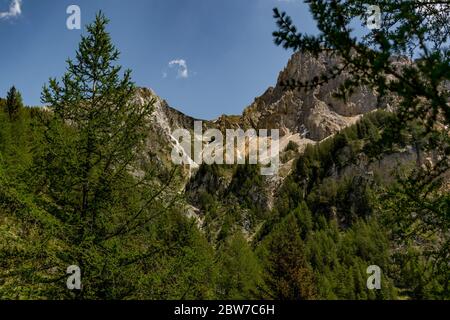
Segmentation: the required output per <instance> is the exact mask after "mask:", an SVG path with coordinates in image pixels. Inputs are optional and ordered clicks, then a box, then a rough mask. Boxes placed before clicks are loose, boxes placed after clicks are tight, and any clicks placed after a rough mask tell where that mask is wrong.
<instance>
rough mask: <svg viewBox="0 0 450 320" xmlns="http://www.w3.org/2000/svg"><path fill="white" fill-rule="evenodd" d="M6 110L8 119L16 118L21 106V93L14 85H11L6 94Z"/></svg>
mask: <svg viewBox="0 0 450 320" xmlns="http://www.w3.org/2000/svg"><path fill="white" fill-rule="evenodd" d="M5 106H6V110H7V112H8V115H9V119H11V120H15V119H17V117H18V115H19V112H20V110H21V109H22V108H23V102H22V95H21V94H20V92H19V91H17V89H16V87H14V86H12V87H11V89H9V91H8V93H7V95H6V105H5Z"/></svg>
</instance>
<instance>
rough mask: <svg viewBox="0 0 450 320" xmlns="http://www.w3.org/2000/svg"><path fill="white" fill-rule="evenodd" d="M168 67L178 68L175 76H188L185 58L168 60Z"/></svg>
mask: <svg viewBox="0 0 450 320" xmlns="http://www.w3.org/2000/svg"><path fill="white" fill-rule="evenodd" d="M169 67H171V68H173V67H177V68H178V75H177V78H184V79H186V78H188V77H189V70H188V66H187V63H186V60H184V59H178V60H172V61H170V62H169Z"/></svg>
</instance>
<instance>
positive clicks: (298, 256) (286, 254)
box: [259, 213, 317, 300]
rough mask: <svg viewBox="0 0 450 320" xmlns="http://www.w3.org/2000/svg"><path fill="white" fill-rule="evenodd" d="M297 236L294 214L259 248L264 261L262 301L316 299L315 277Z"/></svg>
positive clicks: (296, 223)
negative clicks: (263, 299)
mask: <svg viewBox="0 0 450 320" xmlns="http://www.w3.org/2000/svg"><path fill="white" fill-rule="evenodd" d="M297 215H298V213H297ZM300 235H301V229H300V228H299V225H298V221H297V218H296V214H294V213H292V214H289V215H288V216H287V217H285V218H284V219H283V221H282V222H281V223H280V224H279V225H277V227H276V229H275V230H274V231H273V232H272V233H271V234H270V236H269V237H268V238H267V239H265V240H264V242H263V244H262V247H260V248H259V252H260V255H261V256H262V259H263V261H264V276H263V278H264V285H263V286H262V287H261V292H262V297H264V298H271V299H276V300H308V299H315V298H317V296H316V288H315V281H314V275H313V272H312V270H311V268H310V266H309V264H308V262H307V259H306V252H305V245H304V243H303V241H302V239H301V237H300Z"/></svg>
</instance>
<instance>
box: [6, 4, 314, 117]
mask: <svg viewBox="0 0 450 320" xmlns="http://www.w3.org/2000/svg"><path fill="white" fill-rule="evenodd" d="M13 1H19V0H0V12H3V15H2V14H0V39H1V43H2V45H1V48H0V96H5V95H6V91H7V90H8V88H9V87H10V86H11V85H13V84H14V85H16V86H17V88H18V89H19V90H20V91H21V92H22V95H23V97H24V101H25V103H26V104H28V105H40V92H41V89H42V86H43V85H44V84H45V83H46V82H47V80H48V78H49V77H58V78H60V77H61V76H62V74H63V73H64V71H65V67H66V63H65V60H66V59H67V58H69V57H73V56H74V53H75V49H76V48H77V45H78V42H79V39H80V34H81V32H82V31H79V30H72V31H71V30H68V29H67V28H66V19H67V17H68V15H67V14H66V8H67V7H68V6H69V5H71V4H76V5H79V6H80V8H81V14H82V16H81V17H82V24H83V25H84V24H86V23H89V22H91V21H92V19H93V17H94V16H95V13H96V12H97V11H98V10H100V9H101V10H102V11H103V12H104V13H105V14H106V15H107V17H108V18H110V19H111V23H110V25H109V28H108V31H109V32H110V33H111V35H112V38H113V41H114V43H115V44H116V46H117V47H118V49H119V50H120V51H121V53H122V54H121V58H120V64H121V65H123V66H124V67H125V68H130V69H132V70H133V80H134V81H135V82H136V84H137V85H138V86H144V87H150V88H152V89H153V90H154V91H155V92H156V93H157V94H158V95H159V96H160V97H162V98H164V99H166V100H167V101H168V102H169V104H170V105H171V106H173V107H175V108H177V109H179V110H180V111H182V112H185V113H187V114H189V115H192V116H195V117H198V118H203V119H212V118H215V117H217V116H219V115H221V114H240V113H241V112H242V110H243V109H244V108H245V107H246V106H247V105H249V104H250V103H251V102H252V101H253V99H254V98H255V97H256V96H259V95H260V94H262V93H263V92H264V91H265V90H266V89H267V88H268V87H269V86H271V85H274V84H275V82H276V79H277V76H278V73H279V72H280V71H281V70H282V69H283V68H284V66H285V65H286V63H287V61H288V59H289V57H290V55H291V52H287V51H285V50H284V49H282V48H280V47H276V46H275V45H274V44H273V39H272V35H271V33H272V32H273V31H274V30H275V29H276V26H275V21H274V19H273V18H272V8H273V7H275V6H277V7H279V8H280V9H283V10H286V11H288V13H289V14H290V15H291V16H292V17H293V19H294V21H295V22H296V24H297V26H299V27H300V29H301V31H304V32H309V33H312V32H314V30H315V29H314V24H313V21H312V19H311V17H310V14H309V11H308V9H307V7H306V6H305V5H304V4H303V2H302V1H300V0H78V1H77V0H70V1H66V0H21V5H20V7H17V6H15V7H12V9H13V10H12V11H10V5H11V3H12V2H13ZM170 62H172V63H170ZM184 63H185V65H186V69H184Z"/></svg>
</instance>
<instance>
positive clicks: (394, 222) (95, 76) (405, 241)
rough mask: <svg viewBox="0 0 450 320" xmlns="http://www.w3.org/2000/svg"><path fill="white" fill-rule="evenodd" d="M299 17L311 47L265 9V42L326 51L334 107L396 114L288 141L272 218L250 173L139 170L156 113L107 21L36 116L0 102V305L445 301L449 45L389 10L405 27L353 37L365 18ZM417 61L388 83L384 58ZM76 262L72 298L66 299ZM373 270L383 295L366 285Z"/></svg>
mask: <svg viewBox="0 0 450 320" xmlns="http://www.w3.org/2000/svg"><path fill="white" fill-rule="evenodd" d="M308 2H309V3H310V7H311V11H312V13H313V16H314V18H315V20H316V21H317V23H318V26H319V27H320V31H321V33H320V34H319V35H318V36H317V37H311V36H309V35H305V34H302V33H301V32H298V31H297V29H296V27H295V26H294V25H293V22H292V20H291V18H289V17H288V16H287V15H286V13H282V12H279V11H278V10H275V11H274V17H275V19H276V21H277V23H278V27H279V30H278V31H276V32H275V33H274V38H275V43H276V44H278V45H281V46H284V47H285V48H286V49H293V50H294V51H298V50H300V51H305V52H311V53H312V54H316V55H319V54H322V52H323V50H325V48H331V49H329V51H332V53H331V54H336V55H339V56H341V57H342V59H343V61H344V63H343V65H344V66H345V68H347V69H348V70H349V72H350V74H351V75H352V76H353V77H352V78H351V80H348V81H346V82H345V83H343V84H342V87H341V89H342V91H341V92H338V93H337V95H340V96H342V98H343V99H345V98H346V96H347V95H348V94H351V92H352V89H354V88H355V87H357V86H359V85H362V84H364V85H367V86H371V87H373V88H374V89H376V90H377V92H378V93H379V94H380V99H393V101H395V103H396V108H395V109H394V110H385V109H383V108H380V109H378V110H376V111H373V112H370V113H367V114H366V115H364V116H363V117H362V118H361V119H360V120H358V121H357V122H356V123H355V124H354V125H351V126H349V127H347V128H345V129H343V130H341V131H340V132H339V133H337V134H336V135H333V136H332V137H330V138H327V139H324V140H323V141H321V142H320V143H317V144H315V145H312V144H311V145H308V146H307V147H306V149H305V150H304V152H298V151H297V147H298V146H296V145H295V143H290V144H289V145H288V146H287V148H286V150H284V151H283V152H289V153H290V154H294V156H295V161H294V165H293V169H292V171H291V172H290V174H289V175H288V176H287V177H286V178H285V180H284V181H283V183H282V185H281V187H280V188H279V189H278V190H277V192H276V194H275V197H274V201H273V205H272V206H267V205H266V203H265V202H264V199H262V198H261V197H260V195H263V194H264V192H265V191H264V190H265V187H266V183H265V180H264V179H265V178H264V177H262V176H261V175H260V174H259V172H260V170H259V169H260V168H259V166H258V165H206V164H202V165H201V166H200V168H199V169H198V171H197V172H196V173H195V174H194V175H193V176H192V177H190V179H189V181H188V182H187V185H186V187H185V189H184V191H183V192H179V189H180V185H181V183H182V182H181V178H180V177H182V173H181V172H180V168H179V167H177V166H174V167H171V168H165V169H163V168H161V166H158V164H156V163H155V162H154V161H152V158H151V157H149V156H148V153H149V151H150V150H147V148H148V145H147V141H148V139H152V137H149V136H148V135H149V134H148V133H149V132H151V131H150V126H151V125H152V123H151V121H148V119H149V116H150V115H151V114H152V112H153V110H154V104H153V103H152V102H151V103H149V104H139V103H137V102H136V100H135V92H136V90H137V86H136V85H135V84H134V83H133V81H132V73H131V71H130V70H124V69H122V67H121V66H120V64H119V62H120V60H119V57H120V54H119V51H118V50H117V49H116V47H115V45H114V43H113V40H112V38H111V36H110V35H109V33H108V32H107V27H108V19H107V18H106V17H105V16H104V15H103V14H102V13H99V14H98V15H97V16H96V19H95V20H94V21H93V22H92V23H91V24H89V25H88V26H87V33H86V34H85V35H83V36H82V37H81V41H80V44H79V48H78V50H77V52H76V54H75V58H74V59H73V60H68V61H67V70H66V73H65V74H64V75H63V76H62V77H61V79H59V80H58V79H56V78H51V79H50V80H49V82H48V84H47V85H46V86H45V87H44V88H43V90H42V103H43V105H45V106H46V107H32V106H25V105H24V104H23V102H22V98H21V94H20V88H15V87H11V89H10V90H9V92H8V93H6V94H5V98H4V99H1V100H0V298H1V299H108V300H109V299H112V300H116V299H155V300H164V299H188V300H189V299H234V300H239V299H274V300H315V299H318V300H326V299H332V300H335V299H337V300H343V299H350V300H367V299H370V300H375V299H380V300H385V299H386V300H390V299H402V300H403V299H404V300H406V299H419V300H420V299H450V286H449V285H450V265H449V257H450V245H449V244H450V242H449V240H450V239H449V238H450V234H449V230H450V229H449V226H450V190H449V189H448V181H449V165H450V161H449V156H450V144H449V141H450V140H449V139H450V136H449V134H448V127H449V124H450V123H449V119H450V106H449V102H448V101H449V90H448V83H449V80H450V79H449V77H450V64H449V59H450V56H449V51H448V48H445V45H444V44H445V43H446V41H448V34H447V33H444V34H442V33H443V32H448V31H441V30H442V29H441V28H440V27H441V26H439V25H438V23H439V21H440V20H437V19H436V20H433V21H431V22H430V21H428V22H427V23H429V24H430V25H427V26H426V27H424V25H423V23H424V22H423V21H422V20H420V21H419V20H417V19H418V18H417V17H416V15H407V14H405V12H407V11H408V10H411V7H408V6H412V5H413V4H411V3H409V2H402V1H392V3H391V4H390V7H389V8H388V9H389V10H390V11H388V12H389V14H390V16H389V19H392V21H397V22H396V23H397V24H395V23H394V22H392V24H391V25H387V26H385V27H384V28H385V29H382V30H381V31H379V32H377V33H376V34H373V35H371V36H367V38H365V39H364V40H358V39H356V38H354V37H352V36H351V35H350V30H349V29H348V24H349V23H350V22H349V18H348V16H349V15H358V14H364V13H361V12H363V11H361V10H363V8H362V7H361V5H362V3H360V2H359V1H332V2H331V4H330V3H329V2H326V1H308ZM396 5H397V6H396ZM436 14H437V13H436ZM418 15H419V16H420V14H418ZM388 21H390V20H388ZM398 21H400V22H398ZM398 23H400V26H399V25H398ZM440 32H441V33H440ZM424 39H426V40H424ZM421 40H424V41H421ZM361 41H362V42H361ZM433 41H434V43H433ZM411 47H414V50H416V51H419V52H420V54H421V56H420V59H416V60H415V63H413V64H410V65H407V66H405V67H404V69H403V70H401V71H399V70H396V69H395V68H394V67H393V64H392V63H391V62H392V59H393V57H395V56H397V55H400V54H405V55H406V54H408V52H410V50H411ZM414 55H417V52H415V53H414ZM341 71H342V70H341ZM330 72H331V73H330V74H328V75H325V74H324V75H323V77H321V78H320V79H319V78H317V79H312V80H311V81H310V82H308V83H299V82H294V81H293V82H289V83H286V90H310V89H313V88H314V87H315V86H317V85H320V83H321V82H323V81H329V80H330V79H331V78H332V77H333V72H339V70H331V71H330ZM393 97H394V98H393ZM399 155H405V157H408V159H411V161H406V162H404V163H397V161H396V159H397V158H398V157H399ZM226 176H229V178H230V183H229V184H225V185H224V184H223V183H222V182H223V181H224V177H226ZM205 185H206V186H207V187H200V186H205ZM187 203H189V204H192V205H195V206H196V207H197V208H199V209H200V210H201V211H202V212H203V213H204V224H203V225H202V226H199V225H198V223H197V221H196V220H195V219H194V218H192V217H189V216H187V215H186V214H185V210H184V208H185V205H186V204H187ZM70 265H77V266H79V267H80V269H81V270H82V289H81V290H68V289H67V286H66V281H67V274H66V269H67V267H68V266H70ZM371 265H376V266H379V267H380V268H381V270H382V278H381V284H382V285H381V289H379V290H370V289H368V287H367V278H368V274H367V268H368V267H369V266H371Z"/></svg>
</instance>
